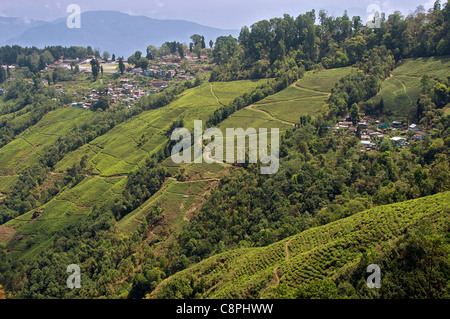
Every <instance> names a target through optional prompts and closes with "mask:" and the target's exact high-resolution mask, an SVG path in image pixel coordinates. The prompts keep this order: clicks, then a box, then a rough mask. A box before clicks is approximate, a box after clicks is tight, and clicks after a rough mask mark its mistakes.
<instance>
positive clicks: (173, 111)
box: [56, 81, 257, 176]
mask: <svg viewBox="0 0 450 319" xmlns="http://www.w3.org/2000/svg"><path fill="white" fill-rule="evenodd" d="M255 83H257V82H253V81H238V82H227V83H221V84H220V85H219V84H217V86H220V87H221V89H222V90H226V87H227V86H228V87H229V89H228V91H227V96H228V97H227V98H225V100H228V99H231V97H229V96H230V95H232V96H234V98H235V97H238V96H240V95H241V94H243V93H245V92H249V91H251V90H253V88H254V86H255ZM212 86H213V87H215V86H216V84H213V85H212ZM219 96H220V94H219ZM221 103H223V102H221V101H220V102H219V100H218V98H217V97H216V96H215V95H214V94H213V91H212V89H211V84H210V83H205V84H202V85H201V86H199V87H197V88H194V89H190V90H187V91H185V92H184V93H182V94H181V95H180V97H179V98H178V99H177V100H176V101H174V102H172V103H170V104H169V105H168V106H165V107H163V108H160V109H156V110H151V111H146V112H143V113H142V114H140V115H138V116H137V117H134V118H133V119H131V120H129V121H127V122H125V123H122V124H120V125H118V126H117V127H115V128H114V129H112V130H111V131H110V132H108V133H107V134H105V135H103V136H101V137H98V138H96V139H95V140H93V141H92V142H91V143H89V144H87V145H85V146H83V147H81V148H80V149H79V150H77V151H75V152H72V153H70V154H68V155H67V156H66V157H65V158H64V159H63V160H62V161H61V162H60V163H58V165H57V166H56V170H57V171H63V170H66V169H67V168H69V167H70V166H72V165H73V163H75V162H77V161H79V160H80V159H81V157H82V156H87V157H88V169H92V173H93V174H97V175H101V176H114V175H123V174H127V173H129V172H131V171H132V170H133V169H134V168H135V167H136V166H137V165H139V164H140V163H142V161H144V160H145V159H146V158H147V157H148V156H149V155H151V154H153V153H155V152H157V151H158V150H159V149H160V148H161V147H162V146H163V145H164V143H166V142H167V137H168V135H167V134H170V132H167V130H168V129H169V127H170V125H171V124H172V123H173V121H174V120H177V119H183V121H184V126H185V127H187V128H192V127H193V123H194V120H204V121H206V120H207V119H208V118H209V117H210V116H211V115H212V114H213V113H214V111H215V110H217V109H218V108H220V107H221V106H222V105H221Z"/></svg>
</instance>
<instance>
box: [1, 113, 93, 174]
mask: <svg viewBox="0 0 450 319" xmlns="http://www.w3.org/2000/svg"><path fill="white" fill-rule="evenodd" d="M86 116H89V112H87V111H83V110H82V109H78V108H63V109H58V110H55V111H52V112H50V113H48V114H47V115H45V116H44V117H43V118H42V120H41V121H39V123H37V124H36V125H34V126H32V127H30V128H29V129H27V130H26V131H25V132H23V133H22V134H20V135H19V136H18V137H17V138H16V139H15V140H13V141H12V142H10V143H9V144H7V145H5V146H4V147H2V148H1V149H0V173H1V174H2V175H3V176H7V175H14V174H17V173H20V172H21V171H22V170H23V169H25V168H27V167H29V166H31V165H33V164H36V163H38V162H39V158H40V155H41V151H42V150H43V148H44V147H46V146H48V145H52V144H53V143H54V142H55V141H56V140H57V139H58V138H59V137H60V136H62V135H64V134H65V133H67V132H68V131H69V130H70V129H71V128H72V127H73V126H74V125H76V124H79V123H82V122H83V120H84V118H85V117H86Z"/></svg>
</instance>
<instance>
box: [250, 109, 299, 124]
mask: <svg viewBox="0 0 450 319" xmlns="http://www.w3.org/2000/svg"><path fill="white" fill-rule="evenodd" d="M257 107H258V106H257V105H255V104H252V105H250V106H247V107H246V109H248V110H253V111H256V112H260V113H264V114H266V115H268V116H269V117H270V118H271V119H272V120H275V121H278V122H281V123H284V124H287V125H292V126H295V123H292V122H288V121H284V120H280V119H279V118H277V117H275V116H273V115H272V114H270V113H269V112H267V111H264V110H261V109H258V108H257Z"/></svg>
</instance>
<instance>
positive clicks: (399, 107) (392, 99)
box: [369, 57, 450, 121]
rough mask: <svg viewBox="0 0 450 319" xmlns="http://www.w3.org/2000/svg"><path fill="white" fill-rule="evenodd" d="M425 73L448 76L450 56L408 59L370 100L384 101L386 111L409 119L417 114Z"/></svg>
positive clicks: (375, 101) (437, 76)
mask: <svg viewBox="0 0 450 319" xmlns="http://www.w3.org/2000/svg"><path fill="white" fill-rule="evenodd" d="M424 74H428V75H429V76H430V77H432V78H446V77H447V76H448V75H449V74H450V57H430V58H418V59H407V60H405V61H404V62H403V63H401V64H400V65H399V66H398V67H397V68H396V69H395V70H394V71H392V76H391V77H390V78H388V79H386V80H385V81H384V82H383V83H382V86H381V91H380V92H379V94H378V95H377V96H375V97H373V98H372V99H370V100H369V101H373V102H374V103H377V104H378V103H379V101H380V100H381V98H383V102H384V111H385V112H386V113H387V114H388V115H390V114H391V115H393V116H396V118H398V119H399V120H401V119H403V120H405V121H407V120H408V119H410V118H411V117H412V116H414V115H415V113H416V110H417V99H418V98H419V97H420V95H421V94H422V86H421V83H420V79H421V78H422V76H423V75H424Z"/></svg>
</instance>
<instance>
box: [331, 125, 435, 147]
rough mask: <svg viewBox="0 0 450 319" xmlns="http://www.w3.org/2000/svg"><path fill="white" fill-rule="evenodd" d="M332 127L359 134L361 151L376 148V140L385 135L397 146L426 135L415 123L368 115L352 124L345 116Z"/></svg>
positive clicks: (355, 134) (407, 143) (381, 138)
mask: <svg viewBox="0 0 450 319" xmlns="http://www.w3.org/2000/svg"><path fill="white" fill-rule="evenodd" d="M334 129H343V130H347V131H349V132H350V134H352V135H354V136H359V137H360V140H361V145H362V148H363V150H362V151H370V150H373V149H376V147H377V143H376V142H377V141H381V140H383V139H384V138H385V136H387V135H388V136H387V137H389V139H390V141H391V142H392V144H393V145H394V146H398V147H403V146H406V145H409V144H410V143H409V142H408V141H409V140H421V139H423V137H424V136H426V135H427V133H426V132H423V131H422V130H421V128H420V127H419V126H418V125H417V124H411V125H408V124H407V123H403V122H400V121H392V122H391V123H389V124H388V123H383V122H380V121H378V120H375V121H374V120H371V119H370V118H368V117H363V119H362V120H360V121H359V122H358V123H356V124H353V122H352V121H351V120H350V118H349V117H347V118H346V119H345V120H344V121H341V122H338V123H337V124H336V126H335V127H334ZM409 132H412V133H409ZM393 135H395V136H393Z"/></svg>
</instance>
